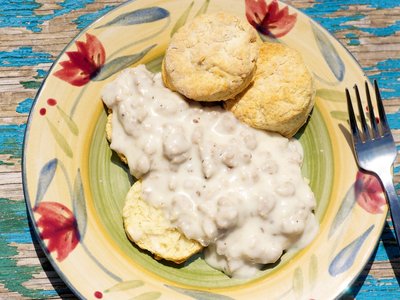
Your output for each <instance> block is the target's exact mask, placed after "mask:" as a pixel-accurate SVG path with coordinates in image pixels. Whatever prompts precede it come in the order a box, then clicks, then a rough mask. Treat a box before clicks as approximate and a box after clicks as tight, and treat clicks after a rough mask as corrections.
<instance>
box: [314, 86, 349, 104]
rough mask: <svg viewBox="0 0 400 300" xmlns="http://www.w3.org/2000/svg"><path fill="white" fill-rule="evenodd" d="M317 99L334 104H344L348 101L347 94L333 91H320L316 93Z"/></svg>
mask: <svg viewBox="0 0 400 300" xmlns="http://www.w3.org/2000/svg"><path fill="white" fill-rule="evenodd" d="M316 96H317V97H320V98H322V99H324V100H328V101H333V102H344V101H346V94H345V93H344V92H342V91H338V90H332V89H318V90H317V93H316Z"/></svg>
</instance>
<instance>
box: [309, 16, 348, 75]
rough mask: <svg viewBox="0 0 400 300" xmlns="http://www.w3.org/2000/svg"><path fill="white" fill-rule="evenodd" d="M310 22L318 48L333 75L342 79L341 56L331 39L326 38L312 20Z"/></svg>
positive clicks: (342, 65) (343, 65) (343, 69)
mask: <svg viewBox="0 0 400 300" xmlns="http://www.w3.org/2000/svg"><path fill="white" fill-rule="evenodd" d="M310 24H311V28H312V31H313V33H314V37H315V40H316V42H317V45H318V48H319V50H320V51H321V54H322V56H323V57H324V59H325V61H326V63H327V64H328V66H329V68H330V69H331V71H332V73H333V74H334V75H335V77H336V79H337V80H338V81H343V78H344V73H345V71H346V67H345V64H344V63H343V60H342V58H341V57H340V55H339V54H338V52H337V51H336V48H335V46H334V45H333V44H332V42H331V40H330V39H329V38H328V35H327V34H326V33H324V32H323V31H322V30H321V29H320V28H318V27H317V26H316V25H315V24H314V23H313V22H312V21H310Z"/></svg>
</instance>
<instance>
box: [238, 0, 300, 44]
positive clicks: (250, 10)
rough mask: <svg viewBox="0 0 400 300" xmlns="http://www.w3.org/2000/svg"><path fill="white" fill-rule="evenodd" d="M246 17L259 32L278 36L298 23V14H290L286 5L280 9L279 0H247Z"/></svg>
mask: <svg viewBox="0 0 400 300" xmlns="http://www.w3.org/2000/svg"><path fill="white" fill-rule="evenodd" d="M246 17H247V20H248V21H249V23H250V24H251V25H252V26H253V27H254V28H255V29H257V30H258V31H259V32H261V33H263V34H265V35H270V36H273V37H276V38H279V37H282V36H284V35H285V34H287V33H288V32H289V31H290V30H291V29H292V28H293V27H294V25H295V24H296V20H297V14H296V13H294V14H289V8H288V7H287V6H285V7H284V8H282V9H279V4H278V1H277V0H272V1H271V2H270V4H267V3H266V2H265V0H246Z"/></svg>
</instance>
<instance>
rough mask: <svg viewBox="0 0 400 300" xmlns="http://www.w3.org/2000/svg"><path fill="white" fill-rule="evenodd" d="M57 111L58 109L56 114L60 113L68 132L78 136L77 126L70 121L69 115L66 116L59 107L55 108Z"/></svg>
mask: <svg viewBox="0 0 400 300" xmlns="http://www.w3.org/2000/svg"><path fill="white" fill-rule="evenodd" d="M57 109H58V112H59V113H60V116H61V117H62V119H63V120H64V122H65V124H67V126H68V128H69V130H71V132H72V133H73V134H74V135H78V134H79V129H78V126H77V125H76V123H75V122H74V120H72V118H71V117H70V116H69V115H67V114H66V113H65V112H64V111H63V110H62V109H61V108H60V107H58V106H57Z"/></svg>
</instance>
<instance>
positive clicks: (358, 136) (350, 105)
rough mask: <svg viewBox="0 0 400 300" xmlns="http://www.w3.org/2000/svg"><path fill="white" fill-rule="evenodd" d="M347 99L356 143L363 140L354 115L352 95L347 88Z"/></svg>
mask: <svg viewBox="0 0 400 300" xmlns="http://www.w3.org/2000/svg"><path fill="white" fill-rule="evenodd" d="M346 99H347V110H348V112H349V121H350V128H351V133H352V134H353V138H354V144H356V143H357V142H359V141H360V140H361V139H360V132H359V130H358V126H357V121H356V117H355V115H354V110H353V105H352V104H351V97H350V93H349V90H348V89H346Z"/></svg>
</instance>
